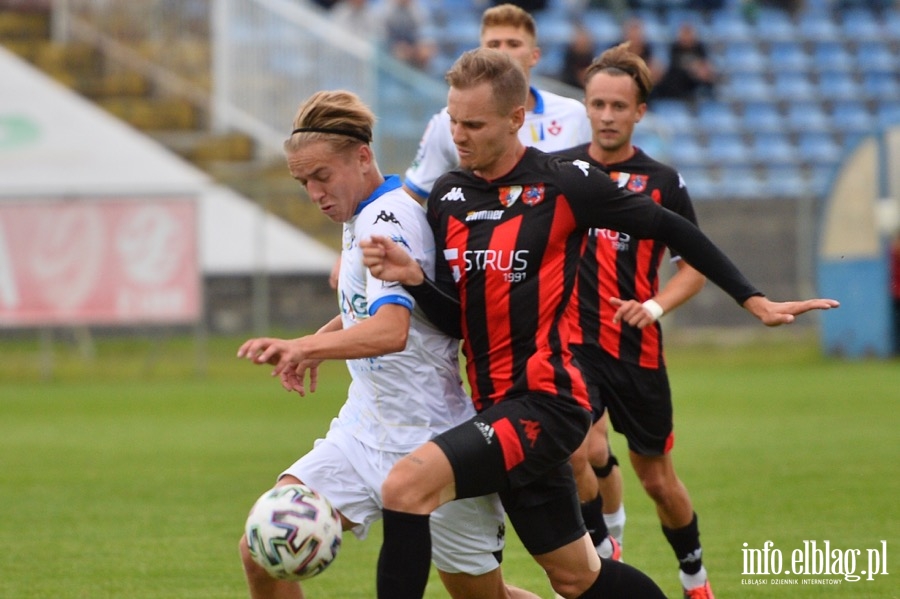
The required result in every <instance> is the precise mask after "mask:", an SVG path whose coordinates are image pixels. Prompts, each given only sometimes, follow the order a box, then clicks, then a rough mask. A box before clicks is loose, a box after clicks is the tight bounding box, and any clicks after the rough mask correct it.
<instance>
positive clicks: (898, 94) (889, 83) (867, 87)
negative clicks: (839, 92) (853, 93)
mask: <svg viewBox="0 0 900 599" xmlns="http://www.w3.org/2000/svg"><path fill="white" fill-rule="evenodd" d="M862 89H863V91H864V92H865V94H866V97H868V98H871V99H873V100H900V82H898V81H897V76H896V75H895V74H894V73H865V74H864V75H863V82H862Z"/></svg>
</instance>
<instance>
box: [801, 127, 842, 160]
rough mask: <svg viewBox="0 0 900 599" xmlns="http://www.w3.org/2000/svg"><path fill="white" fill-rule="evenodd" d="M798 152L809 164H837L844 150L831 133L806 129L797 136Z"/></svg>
mask: <svg viewBox="0 0 900 599" xmlns="http://www.w3.org/2000/svg"><path fill="white" fill-rule="evenodd" d="M797 153H798V155H799V158H800V160H801V161H803V162H804V163H806V164H809V165H814V164H836V163H837V162H838V161H839V160H840V159H841V155H842V154H843V150H842V149H841V146H840V145H839V144H838V143H837V140H835V138H834V135H832V134H831V133H826V132H821V131H820V132H817V131H805V132H803V133H800V135H799V136H798V138H797Z"/></svg>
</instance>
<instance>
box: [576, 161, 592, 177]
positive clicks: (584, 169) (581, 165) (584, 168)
mask: <svg viewBox="0 0 900 599" xmlns="http://www.w3.org/2000/svg"><path fill="white" fill-rule="evenodd" d="M572 166H574V167H575V168H577V169H578V170H580V171H581V174H582V175H584V176H585V177H587V176H588V171H589V170H590V168H591V165H590V164H588V163H587V162H585V161H584V160H573V161H572Z"/></svg>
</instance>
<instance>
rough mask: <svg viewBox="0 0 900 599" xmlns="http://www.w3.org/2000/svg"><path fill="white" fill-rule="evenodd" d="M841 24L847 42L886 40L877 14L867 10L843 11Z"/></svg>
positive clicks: (853, 9)
mask: <svg viewBox="0 0 900 599" xmlns="http://www.w3.org/2000/svg"><path fill="white" fill-rule="evenodd" d="M840 23H841V33H842V35H843V37H844V39H845V40H852V41H854V42H863V41H880V40H882V39H884V32H883V31H882V29H881V23H880V22H879V21H878V18H877V17H876V16H875V13H874V12H873V11H871V10H868V9H866V8H851V9H847V10H845V11H843V13H842V14H841V19H840Z"/></svg>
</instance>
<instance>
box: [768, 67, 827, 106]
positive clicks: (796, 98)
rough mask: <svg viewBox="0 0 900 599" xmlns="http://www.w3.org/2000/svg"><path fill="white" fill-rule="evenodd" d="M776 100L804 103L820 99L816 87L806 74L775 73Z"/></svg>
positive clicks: (774, 90) (774, 88)
mask: <svg viewBox="0 0 900 599" xmlns="http://www.w3.org/2000/svg"><path fill="white" fill-rule="evenodd" d="M772 90H773V95H774V97H775V98H776V99H778V100H781V101H784V102H802V101H809V100H814V99H816V98H818V95H817V93H818V92H817V90H816V86H815V85H813V83H812V81H810V79H809V77H808V76H807V75H806V73H803V72H796V73H775V83H774V84H773V86H772Z"/></svg>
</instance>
